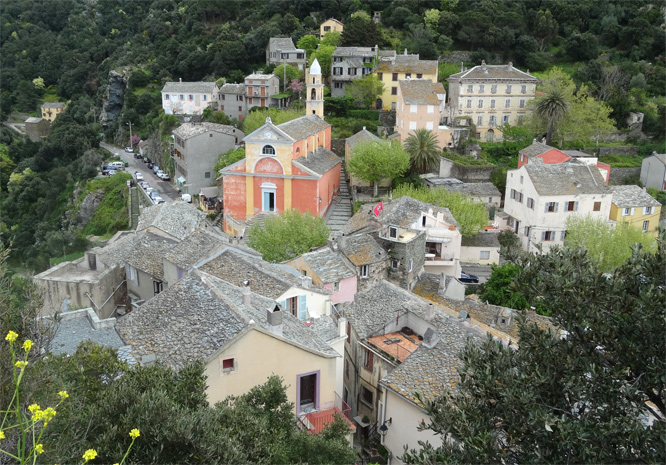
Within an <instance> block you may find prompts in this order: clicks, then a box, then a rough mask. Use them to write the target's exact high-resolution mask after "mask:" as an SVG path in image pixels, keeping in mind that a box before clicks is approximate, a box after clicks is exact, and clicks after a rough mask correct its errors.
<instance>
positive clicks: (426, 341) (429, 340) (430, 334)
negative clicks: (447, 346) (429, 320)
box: [423, 328, 439, 349]
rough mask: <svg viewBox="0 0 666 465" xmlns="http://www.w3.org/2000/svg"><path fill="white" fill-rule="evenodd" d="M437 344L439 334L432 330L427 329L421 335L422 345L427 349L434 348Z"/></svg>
mask: <svg viewBox="0 0 666 465" xmlns="http://www.w3.org/2000/svg"><path fill="white" fill-rule="evenodd" d="M438 342H439V334H437V332H436V331H434V330H433V329H432V328H428V329H427V330H426V332H425V334H424V335H423V345H424V346H426V347H427V348H428V349H432V348H433V347H435V344H437V343H438Z"/></svg>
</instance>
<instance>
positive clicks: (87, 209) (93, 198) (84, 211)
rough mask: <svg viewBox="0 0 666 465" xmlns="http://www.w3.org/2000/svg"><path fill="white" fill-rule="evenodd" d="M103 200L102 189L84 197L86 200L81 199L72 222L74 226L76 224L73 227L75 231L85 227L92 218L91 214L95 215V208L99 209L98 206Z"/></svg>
mask: <svg viewBox="0 0 666 465" xmlns="http://www.w3.org/2000/svg"><path fill="white" fill-rule="evenodd" d="M103 198H104V189H98V190H97V191H95V192H91V193H89V194H88V195H86V198H85V199H83V202H81V206H80V207H79V211H78V214H77V215H76V219H75V220H74V224H76V226H75V227H76V229H78V230H81V229H83V228H85V227H86V225H87V224H88V222H89V221H90V219H91V218H92V216H93V214H94V213H95V210H97V207H99V204H100V203H101V202H102V199H103ZM70 229H71V226H70Z"/></svg>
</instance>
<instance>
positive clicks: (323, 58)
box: [308, 44, 336, 79]
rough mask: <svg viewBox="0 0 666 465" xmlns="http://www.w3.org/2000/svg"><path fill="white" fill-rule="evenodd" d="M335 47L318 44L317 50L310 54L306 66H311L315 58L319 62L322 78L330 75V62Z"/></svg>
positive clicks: (331, 61)
mask: <svg viewBox="0 0 666 465" xmlns="http://www.w3.org/2000/svg"><path fill="white" fill-rule="evenodd" d="M335 48H336V47H335V45H324V44H320V45H319V47H317V50H315V51H314V52H313V53H312V55H310V60H309V61H308V66H311V65H312V62H313V61H314V60H315V58H316V59H317V61H318V62H319V66H321V77H322V79H327V78H328V77H329V76H330V75H331V63H333V52H335Z"/></svg>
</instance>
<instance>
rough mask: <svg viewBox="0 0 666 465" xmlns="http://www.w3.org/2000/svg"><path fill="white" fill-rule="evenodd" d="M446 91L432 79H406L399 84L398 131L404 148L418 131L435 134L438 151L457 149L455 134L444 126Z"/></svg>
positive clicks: (396, 128)
mask: <svg viewBox="0 0 666 465" xmlns="http://www.w3.org/2000/svg"><path fill="white" fill-rule="evenodd" d="M445 100H446V91H445V90H444V86H443V85H442V83H441V82H437V83H433V82H432V81H431V80H429V79H404V80H400V81H398V99H397V103H398V104H397V107H396V119H395V130H396V132H397V133H398V134H400V141H401V142H402V143H403V144H404V143H405V141H406V140H407V138H408V137H409V135H410V134H411V133H413V132H414V131H416V130H418V129H426V130H428V131H432V132H433V133H434V134H435V136H436V137H437V147H438V148H440V149H442V148H444V147H452V146H453V130H452V129H450V128H448V127H447V126H444V125H443V124H442V120H443V113H444V101H445Z"/></svg>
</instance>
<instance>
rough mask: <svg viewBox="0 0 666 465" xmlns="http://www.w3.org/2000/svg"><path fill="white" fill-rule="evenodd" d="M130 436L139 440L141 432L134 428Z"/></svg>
mask: <svg viewBox="0 0 666 465" xmlns="http://www.w3.org/2000/svg"><path fill="white" fill-rule="evenodd" d="M129 435H130V437H131V438H132V439H136V438H138V437H139V436H140V434H139V430H138V429H136V428H134V429H133V430H132V431H130V434H129Z"/></svg>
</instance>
